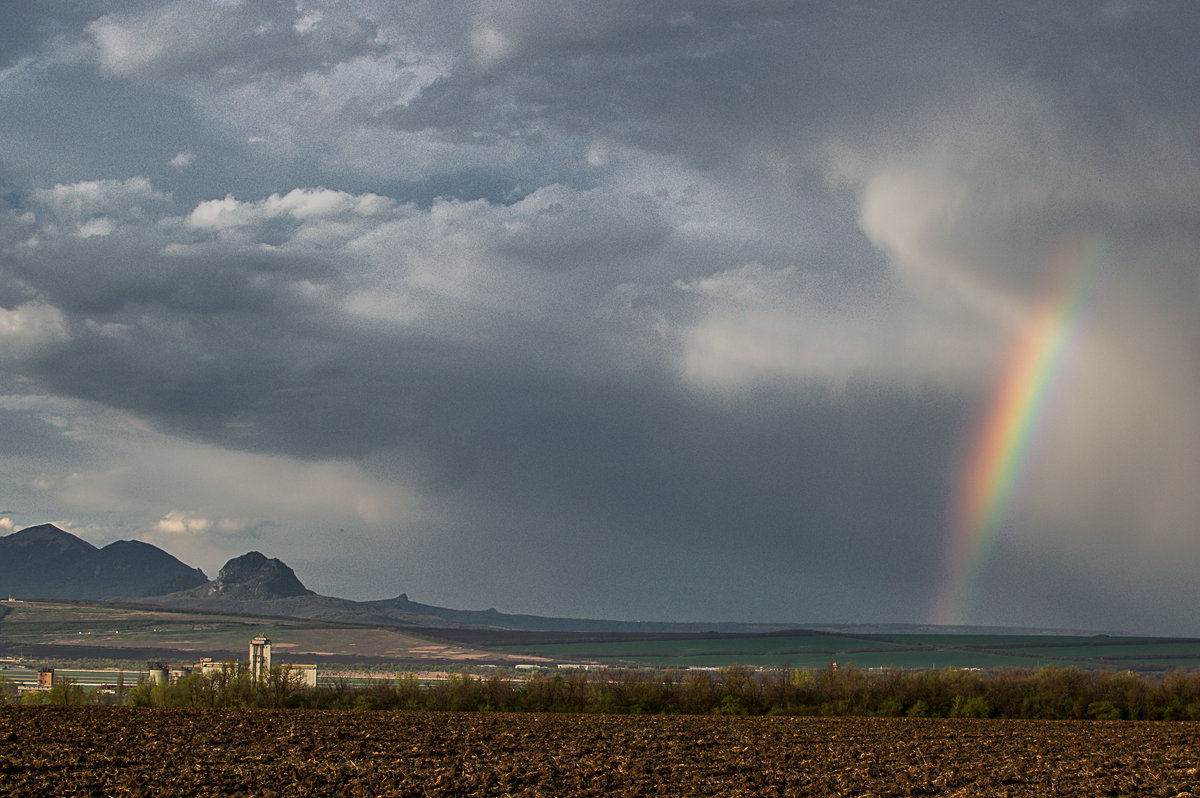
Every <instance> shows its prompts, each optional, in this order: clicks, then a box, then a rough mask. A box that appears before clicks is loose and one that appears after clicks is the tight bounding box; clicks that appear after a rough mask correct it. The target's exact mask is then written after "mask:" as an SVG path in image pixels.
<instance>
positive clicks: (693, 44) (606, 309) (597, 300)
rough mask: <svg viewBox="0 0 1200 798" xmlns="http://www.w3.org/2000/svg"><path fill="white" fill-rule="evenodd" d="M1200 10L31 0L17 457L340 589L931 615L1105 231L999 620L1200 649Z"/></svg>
mask: <svg viewBox="0 0 1200 798" xmlns="http://www.w3.org/2000/svg"><path fill="white" fill-rule="evenodd" d="M1197 17H1198V15H1197V14H1196V13H1195V12H1194V11H1192V10H1191V7H1190V6H1187V5H1183V4H1172V3H1147V4H1139V3H1132V2H1131V3H1107V4H1100V5H1097V4H1093V3H1080V4H1060V5H1058V6H1056V7H1055V9H1054V10H1053V11H1047V10H1045V9H1043V8H1041V7H1038V6H1034V5H1029V6H1021V5H1018V6H1012V5H1011V4H1008V5H1006V6H1004V7H996V8H986V9H983V8H977V7H967V6H964V5H962V4H949V3H918V4H908V5H894V4H884V3H866V4H857V5H849V6H848V5H846V4H842V3H802V4H769V3H768V4H754V5H750V6H746V5H741V6H738V5H732V6H731V5H728V4H724V3H686V4H683V3H680V4H671V3H662V4H649V5H647V4H644V3H604V4H595V3H590V4H583V3H580V4H566V5H561V6H559V7H558V8H556V13H554V14H546V13H545V12H544V6H543V5H541V4H536V3H523V2H502V3H477V4H464V5H462V6H459V7H457V12H456V13H453V14H451V13H446V10H445V8H444V7H443V6H442V5H441V4H422V3H406V4H394V3H390V2H382V3H370V2H361V3H345V4H338V5H336V6H328V5H320V4H307V3H300V4H291V3H288V4H283V3H277V4H276V3H269V4H253V3H163V4H157V5H154V6H145V5H143V4H125V5H119V4H111V3H108V4H95V5H89V6H83V5H80V6H75V7H74V10H71V11H69V12H68V11H66V10H63V9H59V8H57V6H55V8H54V9H40V7H38V6H37V5H35V4H28V5H24V6H23V7H22V12H21V13H20V14H18V15H17V16H15V17H14V21H13V26H12V27H10V28H6V29H5V32H4V34H3V35H4V37H5V38H2V39H0V48H3V52H2V53H0V55H2V56H3V57H2V58H0V64H3V65H4V66H3V67H0V109H2V110H3V113H2V114H0V134H2V135H3V137H4V140H5V141H6V148H5V151H4V152H3V153H0V192H2V194H0V200H2V201H3V203H4V204H3V205H2V206H0V207H2V208H3V210H2V212H0V256H2V260H0V377H3V378H4V382H3V383H2V384H3V386H4V388H3V391H0V394H2V395H0V399H2V400H3V402H2V403H0V412H3V414H4V418H5V419H6V423H7V424H9V426H10V427H11V428H12V430H13V435H14V440H20V441H24V442H27V443H28V444H29V447H25V448H26V449H28V450H27V451H24V452H22V453H16V454H13V455H12V456H10V457H9V459H7V460H5V461H4V462H3V463H2V466H3V467H2V468H0V474H3V475H4V478H5V479H6V480H7V481H8V485H9V489H10V492H11V493H12V495H15V496H19V497H20V498H21V501H22V503H23V504H22V506H27V507H29V508H30V512H34V511H37V512H43V513H45V514H46V515H47V517H48V518H54V519H62V518H64V517H68V518H74V519H76V522H77V523H78V524H79V525H80V526H79V527H77V528H79V529H84V528H85V527H84V526H83V525H84V524H93V526H91V527H87V528H88V529H91V530H92V532H91V534H92V537H94V538H96V539H97V540H99V539H101V538H103V537H104V536H105V535H106V534H107V535H115V534H116V533H115V532H112V530H116V529H125V528H129V529H135V530H138V534H139V535H141V536H142V537H144V538H146V539H149V540H153V541H155V542H156V543H159V544H160V545H165V546H166V547H167V548H168V549H170V550H172V551H177V553H179V554H180V555H181V556H184V557H185V559H186V558H187V557H194V558H200V559H197V560H196V561H195V564H197V565H199V566H201V567H203V568H205V569H207V570H210V571H211V570H213V569H214V568H217V567H219V566H220V564H221V558H222V557H225V556H231V555H234V554H239V553H241V552H240V551H238V550H237V546H238V545H240V543H239V541H240V540H241V538H242V537H244V536H245V535H247V534H250V533H251V532H253V534H255V535H257V536H258V537H259V540H258V541H257V542H256V546H260V547H264V550H265V547H270V548H272V552H271V553H272V555H273V556H280V557H282V558H283V559H285V560H286V561H288V562H289V563H291V564H293V565H298V564H303V566H304V568H307V569H310V570H309V571H307V572H305V573H302V578H304V579H305V581H306V582H307V583H310V584H311V585H312V586H314V587H316V588H318V589H320V590H322V591H324V592H329V593H340V594H343V595H354V596H357V597H378V596H381V595H386V594H395V593H399V592H402V591H407V592H409V593H410V595H413V596H414V598H420V599H422V600H429V601H436V602H442V603H447V604H452V605H459V606H462V605H475V606H488V605H495V606H498V607H501V608H502V609H511V610H515V611H527V612H546V613H554V614H583V615H593V616H594V615H604V614H610V615H612V614H616V615H623V616H627V617H648V618H649V617H654V618H661V617H680V618H682V617H689V618H694V619H700V618H706V617H707V618H714V617H721V618H743V619H768V618H770V619H786V620H797V621H809V622H821V621H855V620H864V621H869V620H896V621H904V620H908V621H921V620H926V619H928V618H929V617H930V613H931V611H932V609H931V608H932V606H933V603H934V601H935V599H936V596H937V593H938V588H939V583H940V580H942V579H943V578H944V576H945V574H944V549H945V547H946V537H947V523H948V517H947V516H948V514H949V508H950V507H951V506H952V504H953V498H954V497H953V494H954V493H955V492H956V491H957V490H958V488H959V482H960V475H959V473H958V470H959V467H960V465H961V463H962V458H963V456H964V451H965V450H966V449H967V448H968V446H969V443H970V438H971V435H972V430H973V427H974V426H975V425H976V424H977V423H978V420H979V418H980V416H981V415H982V413H983V409H984V408H985V407H986V402H987V398H988V396H989V395H990V393H991V392H992V391H993V390H994V388H995V382H996V379H997V376H996V375H997V374H998V373H999V370H1000V367H1001V365H1002V364H1003V362H1004V359H1005V357H1006V352H1007V350H1008V349H1009V347H1010V346H1011V345H1012V342H1013V340H1014V338H1015V336H1016V335H1017V333H1018V332H1019V331H1020V329H1021V328H1022V325H1023V324H1024V320H1025V319H1026V318H1027V317H1028V316H1029V314H1030V313H1031V312H1032V309H1033V308H1034V307H1035V306H1036V303H1037V302H1039V301H1041V299H1042V298H1043V297H1044V296H1046V294H1047V292H1048V290H1049V289H1048V285H1049V284H1050V283H1052V280H1051V279H1050V278H1051V276H1052V275H1050V274H1049V273H1048V267H1047V264H1048V263H1049V262H1050V261H1051V260H1052V257H1053V253H1054V252H1056V251H1058V248H1060V247H1061V246H1062V245H1063V244H1064V242H1067V243H1069V242H1070V241H1073V240H1075V239H1076V238H1078V237H1080V236H1086V235H1099V236H1102V237H1103V238H1104V239H1105V241H1106V242H1107V244H1108V249H1107V251H1108V252H1109V253H1110V256H1109V259H1108V261H1106V265H1105V269H1106V271H1105V275H1106V277H1105V283H1104V290H1103V292H1099V293H1098V294H1097V295H1096V296H1095V297H1091V301H1092V305H1091V308H1092V310H1091V312H1090V314H1089V316H1088V324H1087V326H1086V327H1081V328H1080V331H1079V335H1078V336H1077V341H1076V345H1075V346H1074V348H1073V349H1072V354H1071V357H1072V359H1071V362H1070V363H1069V364H1068V365H1069V368H1067V369H1066V370H1065V371H1064V373H1065V374H1067V376H1066V377H1064V378H1063V379H1062V380H1060V390H1059V392H1058V394H1056V407H1057V408H1058V411H1057V415H1056V416H1054V418H1055V419H1056V421H1055V423H1054V424H1053V425H1051V426H1049V427H1047V430H1048V431H1047V432H1046V434H1045V438H1044V441H1042V444H1041V446H1040V448H1039V450H1038V458H1037V460H1036V462H1034V463H1032V464H1031V465H1030V473H1031V476H1030V477H1029V478H1028V484H1029V485H1031V487H1029V488H1028V489H1027V491H1026V492H1025V493H1023V494H1022V495H1021V497H1020V502H1019V506H1016V507H1015V509H1014V510H1013V515H1012V518H1011V519H1010V531H1009V533H1008V535H1009V536H1008V537H1007V538H1006V539H1005V541H1004V542H1003V543H1002V544H1001V545H998V546H997V548H996V554H995V561H994V563H992V565H991V567H990V569H989V570H987V573H986V574H985V577H986V578H985V579H984V583H983V586H982V587H981V588H980V589H981V594H982V595H983V596H984V600H983V601H982V602H981V603H980V605H979V607H980V609H979V610H978V613H979V617H978V620H980V621H982V622H988V621H1002V622H1008V623H1015V624H1021V625H1025V624H1026V622H1036V623H1044V624H1046V625H1067V624H1069V625H1079V626H1094V627H1097V628H1112V627H1113V626H1114V625H1117V626H1122V627H1131V626H1138V627H1141V628H1143V629H1145V630H1147V631H1149V630H1165V629H1171V630H1176V631H1179V630H1184V629H1191V628H1192V627H1191V626H1188V624H1189V623H1190V621H1188V619H1187V618H1186V617H1185V615H1184V614H1183V612H1182V611H1181V612H1178V613H1176V612H1174V611H1171V610H1164V609H1163V607H1164V606H1175V605H1180V603H1179V602H1178V601H1175V599H1178V597H1179V596H1180V595H1181V591H1183V590H1184V587H1183V585H1184V581H1183V580H1182V578H1181V577H1180V576H1178V574H1177V572H1176V570H1173V567H1174V566H1173V565H1172V563H1177V562H1181V561H1186V560H1187V558H1188V557H1191V556H1192V555H1193V554H1194V545H1195V543H1194V541H1193V540H1192V537H1193V536H1192V534H1191V532H1193V531H1194V528H1195V522H1196V519H1197V518H1200V503H1198V500H1197V499H1196V498H1195V496H1194V495H1193V494H1194V490H1193V485H1194V481H1195V480H1194V478H1195V477H1196V476H1197V471H1198V469H1200V465H1198V463H1200V424H1198V422H1197V421H1196V420H1195V419H1196V418H1200V414H1197V413H1196V412H1195V410H1196V405H1195V395H1196V394H1195V390H1194V388H1195V386H1194V384H1193V383H1194V378H1193V377H1192V376H1190V375H1194V373H1195V365H1196V363H1197V362H1200V324H1198V322H1197V320H1196V315H1195V312H1194V298H1195V296H1196V295H1197V291H1198V290H1200V285H1198V284H1197V277H1196V272H1195V268H1194V253H1195V251H1196V246H1197V243H1198V242H1197V240H1196V233H1195V230H1197V229H1200V227H1198V226H1197V224H1196V222H1197V220H1198V217H1200V192H1198V190H1197V180H1196V177H1195V176H1196V175H1197V174H1200V165H1198V164H1197V163H1196V155H1195V153H1196V152H1198V151H1200V148H1198V147H1197V144H1200V142H1197V140H1196V136H1197V135H1198V134H1197V133H1196V131H1197V130H1198V129H1200V127H1197V125H1196V124H1195V122H1196V121H1197V120H1196V115H1197V112H1198V107H1200V104H1197V103H1196V102H1195V100H1194V99H1193V98H1192V93H1191V92H1190V91H1189V88H1188V87H1189V84H1188V75H1190V74H1191V72H1192V71H1194V70H1189V67H1190V66H1191V65H1194V63H1195V59H1196V58H1197V56H1196V55H1195V53H1194V52H1193V51H1194V49H1195V48H1194V47H1193V46H1192V44H1191V42H1193V41H1195V38H1196V37H1195V36H1193V35H1192V34H1193V33H1197V32H1200V31H1196V27H1197ZM49 438H53V444H50V443H47V444H46V445H39V444H37V443H36V442H37V441H47V440H48V439H49ZM35 450H36V451H35ZM72 452H74V454H75V462H73V463H72V462H69V460H70V459H71V453H72ZM121 525H126V526H124V527H122V526H121ZM339 529H344V530H346V532H344V533H338V534H337V535H333V534H332V530H339ZM105 530H109V531H108V532H106V531H105ZM1031 562H1036V563H1037V567H1036V568H1034V567H1032V566H1031V565H1030V563H1031ZM1116 563H1124V564H1125V565H1124V567H1125V568H1126V569H1127V572H1126V573H1124V574H1123V575H1122V577H1121V579H1120V580H1119V582H1120V584H1121V585H1123V586H1125V587H1124V588H1123V590H1124V589H1128V590H1127V593H1128V596H1129V603H1128V606H1127V607H1126V608H1119V607H1117V606H1116V605H1115V604H1113V603H1111V602H1110V603H1107V604H1106V603H1103V602H1102V601H1100V600H1099V599H1097V595H1099V594H1102V593H1103V585H1102V584H1100V583H1099V582H1098V581H1096V580H1095V579H1094V576H1095V575H1097V574H1103V573H1105V572H1107V571H1111V569H1112V568H1113V567H1114V564H1116ZM1164 569H1165V570H1164ZM302 570H303V569H302ZM347 573H353V574H355V575H356V576H355V578H354V580H349V579H347V578H346V577H345V574H347ZM1056 573H1069V574H1071V575H1072V576H1071V577H1070V578H1064V579H1061V580H1059V582H1058V583H1056V586H1054V587H1053V589H1051V588H1050V587H1048V586H1046V585H1045V584H1044V583H1045V582H1047V581H1049V580H1051V579H1052V578H1053V575H1054V574H1056ZM1154 573H1168V574H1169V576H1168V578H1167V579H1165V580H1164V581H1163V588H1162V590H1161V591H1158V592H1156V591H1141V592H1139V591H1138V590H1135V589H1133V588H1132V587H1130V586H1133V585H1136V584H1138V580H1139V579H1143V580H1148V579H1149V578H1150V577H1149V575H1151V574H1154ZM339 575H340V576H339ZM1039 585H1040V587H1039ZM1048 601H1049V602H1052V603H1053V605H1054V607H1056V608H1057V609H1047V608H1046V607H1044V606H1041V605H1042V604H1044V603H1045V602H1048ZM1180 606H1182V605H1180ZM1089 607H1092V608H1094V610H1093V611H1089V609H1088V608H1089ZM1034 619H1036V620H1034ZM1110 621H1112V623H1110ZM1116 621H1120V623H1115V622H1116Z"/></svg>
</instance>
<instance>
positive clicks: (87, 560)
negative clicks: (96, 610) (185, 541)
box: [0, 524, 208, 599]
mask: <svg viewBox="0 0 1200 798" xmlns="http://www.w3.org/2000/svg"><path fill="white" fill-rule="evenodd" d="M207 581H208V578H207V577H206V576H205V575H204V572H203V571H201V570H200V569H199V568H191V567H189V566H187V565H185V564H183V563H182V562H180V561H179V560H177V559H175V558H174V557H172V556H171V555H170V554H168V553H167V552H165V551H163V550H162V549H160V548H158V547H156V546H151V545H150V544H149V543H142V542H139V541H135V540H118V541H116V542H115V543H110V544H108V545H107V546H105V547H104V548H97V547H95V546H93V545H92V544H91V543H88V542H87V541H85V540H81V539H79V538H77V537H75V536H74V535H72V534H71V533H69V532H64V531H63V530H61V529H59V528H58V527H56V526H54V525H53V524H41V525H39V526H31V527H28V528H26V529H22V530H21V531H19V532H14V533H13V534H11V535H7V536H5V537H0V594H4V596H5V597H7V596H17V597H21V598H65V599H107V598H143V597H146V596H157V595H161V594H163V593H171V592H174V591H177V590H186V589H189V588H193V587H195V586H197V585H202V584H205V583H206V582H207Z"/></svg>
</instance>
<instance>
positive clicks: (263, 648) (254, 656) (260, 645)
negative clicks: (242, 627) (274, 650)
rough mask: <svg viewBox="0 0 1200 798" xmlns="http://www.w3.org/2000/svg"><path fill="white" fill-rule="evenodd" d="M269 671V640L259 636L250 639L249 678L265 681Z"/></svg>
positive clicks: (257, 681)
mask: <svg viewBox="0 0 1200 798" xmlns="http://www.w3.org/2000/svg"><path fill="white" fill-rule="evenodd" d="M270 673H271V641H270V640H268V639H267V638H265V637H262V636H259V637H256V638H254V639H253V640H251V641H250V680H251V681H253V682H254V683H255V684H259V683H260V682H265V681H266V680H267V676H269V675H270Z"/></svg>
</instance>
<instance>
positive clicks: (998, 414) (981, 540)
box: [937, 234, 1108, 624]
mask: <svg viewBox="0 0 1200 798" xmlns="http://www.w3.org/2000/svg"><path fill="white" fill-rule="evenodd" d="M1107 252H1108V241H1107V239H1106V238H1105V236H1103V235H1098V234H1094V235H1089V236H1085V237H1081V238H1075V239H1073V240H1072V241H1071V242H1069V243H1068V244H1067V245H1066V246H1064V247H1063V248H1062V249H1061V250H1060V251H1059V252H1058V253H1057V255H1056V257H1055V258H1053V259H1052V260H1051V261H1050V263H1049V264H1048V265H1049V269H1048V271H1049V272H1050V273H1052V274H1054V275H1055V277H1056V282H1055V285H1054V287H1053V290H1052V291H1050V292H1048V293H1047V295H1046V296H1045V297H1044V298H1043V300H1042V302H1041V303H1039V306H1038V308H1037V310H1036V311H1035V313H1033V314H1032V315H1031V316H1030V317H1029V319H1028V322H1027V323H1026V324H1024V325H1023V326H1022V329H1021V330H1020V331H1019V333H1018V335H1017V340H1016V342H1015V345H1014V346H1013V348H1012V351H1011V353H1010V355H1009V357H1008V358H1007V361H1006V363H1005V366H1004V369H1003V371H1002V373H1001V375H1000V380H999V382H998V384H997V386H996V389H995V391H994V392H993V393H992V396H991V400H990V402H989V403H988V406H987V410H986V412H985V413H984V415H983V416H982V418H981V422H980V423H979V424H978V425H977V426H976V428H975V430H974V432H973V434H972V438H971V443H970V444H969V447H968V448H967V457H966V460H965V462H964V464H963V466H962V468H961V470H960V472H959V474H960V480H959V484H958V486H957V489H956V490H955V493H954V495H953V497H952V505H951V508H950V524H949V526H950V528H949V533H948V541H947V557H946V561H945V563H946V575H945V579H944V581H943V583H942V593H941V595H940V597H939V601H938V605H937V618H938V621H939V622H940V623H947V624H965V623H970V622H972V621H973V620H974V617H975V614H974V611H975V600H976V595H975V594H976V591H977V590H978V589H979V583H980V581H981V580H982V579H983V577H984V575H985V573H986V570H987V566H988V564H989V562H990V559H991V555H992V552H993V551H994V549H995V547H996V543H997V540H998V539H999V538H1000V537H1001V536H1002V534H1003V532H1004V530H1005V528H1006V526H1007V524H1008V523H1009V521H1010V517H1011V515H1012V512H1013V509H1014V507H1015V506H1016V504H1017V503H1018V502H1019V500H1020V494H1021V487H1022V483H1023V480H1024V478H1025V477H1026V474H1027V471H1028V468H1029V465H1030V460H1031V454H1032V453H1033V450H1034V449H1035V448H1036V445H1037V443H1038V441H1039V440H1040V439H1041V438H1043V437H1044V433H1045V430H1046V427H1047V425H1048V424H1049V423H1050V422H1051V420H1052V417H1053V415H1054V413H1053V404H1054V399H1055V397H1056V396H1058V394H1059V393H1060V383H1061V382H1062V378H1063V374H1064V373H1065V372H1066V371H1067V369H1066V368H1065V366H1066V364H1067V361H1069V359H1070V352H1071V351H1072V349H1073V344H1074V343H1075V341H1076V340H1077V338H1078V337H1079V334H1080V331H1081V328H1082V326H1083V322H1084V321H1085V319H1086V317H1087V315H1088V313H1087V311H1088V310H1089V309H1090V307H1092V306H1093V305H1094V304H1095V303H1094V301H1093V299H1094V297H1095V295H1096V294H1097V293H1098V291H1097V283H1098V282H1099V281H1098V279H1097V277H1098V274H1099V273H1100V272H1101V271H1102V264H1103V263H1104V261H1105V256H1106V255H1107Z"/></svg>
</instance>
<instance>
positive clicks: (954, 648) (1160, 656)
mask: <svg viewBox="0 0 1200 798" xmlns="http://www.w3.org/2000/svg"><path fill="white" fill-rule="evenodd" d="M506 648H507V649H508V650H510V651H513V652H514V653H516V652H527V653H529V654H534V655H538V656H542V657H548V658H550V659H553V660H556V661H571V660H580V661H585V662H591V663H595V664H601V665H635V664H636V665H656V666H680V667H685V666H701V667H724V666H729V665H750V666H756V667H793V668H824V667H827V666H829V665H831V664H832V663H834V662H837V663H839V665H854V666H857V667H860V668H883V667H890V668H904V669H919V670H924V669H932V668H983V669H987V670H995V669H999V668H1039V667H1045V666H1051V665H1053V666H1064V667H1065V666H1078V667H1081V668H1091V669H1096V668H1108V669H1113V670H1125V669H1130V670H1139V671H1161V670H1170V669H1173V668H1192V667H1198V666H1200V640H1190V639H1170V638H1124V637H1111V636H1105V635H1097V636H1095V637H1084V636H1079V637H1071V636H1046V637H1040V636H1032V635H936V634H920V635H905V634H899V635H897V634H889V635H879V636H874V635H855V636H849V635H837V634H820V633H796V634H773V635H753V636H735V635H723V636H707V635H706V636H698V637H695V638H681V637H670V638H666V637H663V638H658V639H623V640H602V641H589V642H580V643H573V642H561V643H541V644H534V645H523V646H517V645H513V646H506Z"/></svg>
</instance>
